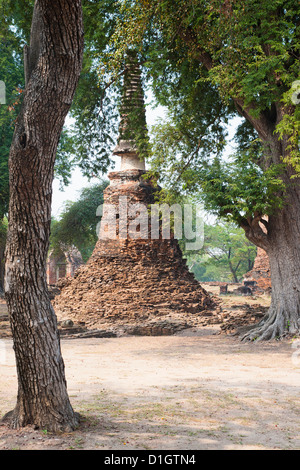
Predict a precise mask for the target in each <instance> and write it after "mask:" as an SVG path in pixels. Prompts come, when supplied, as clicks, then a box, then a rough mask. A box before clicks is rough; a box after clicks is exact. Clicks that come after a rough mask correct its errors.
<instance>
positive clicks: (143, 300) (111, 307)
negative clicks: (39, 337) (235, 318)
mask: <svg viewBox="0 0 300 470" xmlns="http://www.w3.org/2000/svg"><path fill="white" fill-rule="evenodd" d="M124 90H125V91H124V95H123V106H122V108H121V124H120V138H119V141H118V145H117V147H116V149H115V151H114V155H118V156H120V157H121V168H120V171H115V172H111V173H110V174H109V180H110V185H109V186H108V187H107V188H106V190H105V192H104V212H103V217H102V220H101V229H100V234H99V239H98V242H97V244H96V246H95V249H94V251H93V254H92V256H91V258H90V259H89V261H88V262H87V264H86V265H84V266H81V267H80V268H79V270H78V271H77V272H76V274H75V276H74V278H73V279H68V280H66V283H65V285H64V287H63V288H62V290H61V294H60V295H59V296H57V297H56V299H55V301H54V307H55V310H56V313H57V316H58V318H59V319H72V320H73V321H74V322H75V323H81V322H83V323H84V324H85V326H86V327H88V328H92V329H95V328H100V329H101V328H107V327H108V326H114V327H115V326H119V327H122V326H123V327H124V328H125V329H126V328H127V330H128V328H129V329H130V328H131V329H132V328H133V330H134V328H135V327H136V326H138V325H142V324H148V325H149V322H150V324H151V325H152V326H153V328H152V332H153V331H155V325H158V324H161V323H162V322H165V321H166V320H168V321H175V323H176V321H177V322H178V324H181V325H182V324H183V325H185V324H188V325H189V326H192V325H198V324H199V323H200V324H201V323H202V324H203V322H205V319H206V320H207V317H210V319H211V320H212V318H211V317H212V316H214V314H213V309H214V302H213V300H212V299H211V297H210V296H209V295H208V293H207V292H206V291H205V290H204V289H203V288H202V287H201V286H200V284H199V282H198V281H197V280H196V279H195V278H194V276H193V274H192V273H190V272H189V270H188V268H187V266H186V262H185V260H184V259H183V258H182V253H181V250H180V248H179V245H178V241H177V240H176V239H174V237H173V236H172V234H171V237H170V238H169V239H162V237H161V236H160V238H159V239H153V237H152V238H151V224H150V217H149V220H148V222H149V224H148V225H147V233H143V234H141V235H140V238H132V237H131V236H130V235H129V233H128V232H129V231H128V227H129V225H130V223H132V222H134V219H135V217H136V214H135V215H134V216H132V215H131V216H130V209H131V208H132V207H136V206H134V205H136V204H137V203H139V204H141V205H143V207H145V208H147V209H148V208H149V205H150V204H154V203H155V191H156V189H155V186H154V185H153V184H152V183H151V181H149V180H147V179H145V174H146V168H145V161H144V159H143V158H141V156H140V153H139V150H138V146H137V143H136V138H135V136H134V133H133V134H130V129H129V127H130V125H132V124H130V119H129V113H130V109H132V108H134V109H135V118H136V115H137V114H139V116H138V118H139V123H141V125H142V127H141V128H142V129H143V128H144V132H145V137H146V132H147V130H146V119H145V106H144V97H143V91H142V86H141V76H140V69H139V66H138V64H137V62H136V61H135V60H132V59H131V60H130V61H129V62H127V70H126V73H125V78H124ZM140 135H141V132H139V136H140ZM120 201H121V203H120ZM122 201H125V203H126V207H123V206H122ZM105 207H110V209H115V210H110V211H108V212H107V213H106V210H105ZM120 210H123V212H124V211H125V210H126V211H127V214H129V216H128V217H127V219H126V218H125V219H124V213H123V212H122V213H120ZM111 213H113V220H112V219H111ZM123 220H127V225H125V226H124V223H123ZM110 224H112V227H110ZM111 228H112V230H111ZM138 230H139V228H138V227H136V232H138ZM110 231H111V233H110ZM136 232H135V233H136ZM144 232H145V231H144ZM133 330H132V331H133ZM128 331H129V330H128ZM148 331H149V330H148ZM164 331H167V330H166V329H165V330H164Z"/></svg>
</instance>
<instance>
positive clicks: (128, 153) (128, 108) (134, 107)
mask: <svg viewBox="0 0 300 470" xmlns="http://www.w3.org/2000/svg"><path fill="white" fill-rule="evenodd" d="M120 115H121V121H120V126H119V138H118V144H117V146H116V148H115V149H114V151H113V155H118V156H120V157H121V171H126V170H145V169H146V166H145V158H144V157H145V152H146V147H147V144H148V133H147V124H146V111H145V100H144V92H143V86H142V78H141V69H140V66H139V62H138V58H137V54H136V53H135V52H134V51H128V52H127V57H126V65H125V72H124V83H123V96H122V103H121V107H120Z"/></svg>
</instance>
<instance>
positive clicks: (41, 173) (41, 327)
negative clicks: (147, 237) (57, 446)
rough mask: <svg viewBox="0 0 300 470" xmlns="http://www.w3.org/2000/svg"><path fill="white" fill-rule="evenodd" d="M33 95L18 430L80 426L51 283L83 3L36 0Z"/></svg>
mask: <svg viewBox="0 0 300 470" xmlns="http://www.w3.org/2000/svg"><path fill="white" fill-rule="evenodd" d="M32 24H33V27H32V35H31V44H30V48H29V50H28V54H27V57H28V63H27V72H26V75H27V77H26V82H27V87H26V92H25V96H24V102H23V107H22V110H21V112H20V115H19V117H18V120H17V123H16V129H15V134H14V138H13V143H12V147H11V152H10V159H9V171H10V206H9V227H8V237H7V246H6V279H5V293H6V299H7V304H8V310H9V314H10V320H11V328H12V334H13V342H14V350H15V356H16V366H17V373H18V398H17V405H16V408H15V410H13V412H11V413H10V414H9V418H10V421H11V424H12V426H13V427H21V426H26V425H28V424H31V425H34V426H36V427H39V428H44V429H48V430H49V431H54V432H56V431H65V430H71V429H74V428H75V427H76V425H77V424H78V423H77V417H76V415H75V413H74V411H73V409H72V407H71V404H70V402H69V397H68V394H67V387H66V380H65V372H64V363H63V359H62V355H61V349H60V340H59V335H58V330H57V322H56V316H55V313H54V310H53V308H52V306H51V303H50V300H49V296H48V289H47V281H46V258H47V253H48V248H49V234H50V221H51V196H52V181H53V169H54V163H55V155H56V149H57V144H58V141H59V138H60V134H61V130H62V127H63V124H64V120H65V117H66V115H67V112H68V110H69V108H70V105H71V103H72V100H73V96H74V92H75V89H76V86H77V82H78V78H79V75H80V70H81V63H82V51H83V31H82V11H81V1H80V0H37V1H36V3H35V9H34V16H33V23H32Z"/></svg>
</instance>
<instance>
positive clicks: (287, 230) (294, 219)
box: [242, 169, 300, 340]
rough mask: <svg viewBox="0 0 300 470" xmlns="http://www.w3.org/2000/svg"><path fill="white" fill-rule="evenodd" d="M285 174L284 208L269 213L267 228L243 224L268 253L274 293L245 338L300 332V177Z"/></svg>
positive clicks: (252, 238) (276, 336)
mask: <svg viewBox="0 0 300 470" xmlns="http://www.w3.org/2000/svg"><path fill="white" fill-rule="evenodd" d="M291 174H292V170H291V169H287V170H286V173H285V174H284V175H282V178H283V179H284V181H285V183H286V195H285V204H284V207H283V209H282V210H278V211H277V213H276V214H274V215H270V216H269V218H268V222H267V223H266V224H265V230H264V231H259V228H258V227H257V224H254V225H253V227H252V228H251V227H250V228H249V227H246V228H245V227H244V228H245V230H246V235H247V236H248V238H249V239H250V241H253V242H254V243H256V244H257V245H258V246H260V247H261V248H263V249H265V251H266V252H267V254H268V256H269V261H270V272H271V284H272V297H271V307H270V309H269V312H268V314H267V315H266V317H265V318H264V319H263V320H262V321H261V322H260V323H259V324H258V325H256V326H255V327H254V328H251V329H250V331H248V333H246V334H245V335H244V336H243V337H242V338H243V339H246V340H247V339H250V340H254V339H260V340H270V339H274V338H282V337H283V336H286V335H295V334H299V332H300V181H299V178H293V179H291V178H290V176H291Z"/></svg>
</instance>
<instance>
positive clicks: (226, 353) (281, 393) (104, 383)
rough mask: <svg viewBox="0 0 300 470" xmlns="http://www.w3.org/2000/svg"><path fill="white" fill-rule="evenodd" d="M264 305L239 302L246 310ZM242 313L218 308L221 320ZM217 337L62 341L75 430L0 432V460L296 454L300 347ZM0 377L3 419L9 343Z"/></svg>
mask: <svg viewBox="0 0 300 470" xmlns="http://www.w3.org/2000/svg"><path fill="white" fill-rule="evenodd" d="M267 302H268V299H266V298H263V299H262V298H259V299H247V305H248V306H249V304H253V305H254V304H255V303H256V305H258V304H264V305H266V304H267ZM243 303H245V298H240V297H239V298H238V297H232V298H231V297H230V296H228V297H226V298H225V299H222V306H223V310H224V311H225V312H226V311H228V309H229V311H230V308H231V307H233V306H234V308H232V310H231V311H232V312H233V311H235V312H239V309H238V305H239V304H240V305H241V306H242V305H243ZM221 327H222V325H207V326H204V327H202V328H190V329H187V330H184V331H181V332H180V333H177V334H176V335H173V336H159V337H154V336H147V337H144V336H124V337H117V338H89V339H76V338H75V339H70V338H69V339H68V338H62V351H63V357H64V361H65V366H66V376H67V382H68V390H69V395H70V399H71V402H72V405H73V407H74V409H75V410H76V411H77V412H79V413H80V415H81V416H82V421H81V425H80V427H79V429H78V430H76V431H75V432H74V433H71V434H63V435H59V436H57V435H51V434H50V433H48V432H47V430H33V429H32V428H25V429H22V430H19V431H12V430H10V429H8V428H7V427H6V426H4V425H0V450H6V449H7V450H14V449H20V450H28V449H32V450H40V449H41V450H70V449H74V450H82V449H88V450H94V449H95V450H101V449H103V450H132V449H134V450H171V449H172V450H204V449H208V450H211V449H215V450H223V449H224V450H256V449H258V450H271V449H278V450H281V449H289V450H295V449H299V448H300V425H299V423H300V420H299V418H300V396H299V385H300V344H299V343H300V341H299V340H298V339H294V340H293V339H289V340H284V341H282V342H279V341H274V342H268V343H241V342H240V341H239V339H238V338H237V337H232V336H230V335H226V334H224V332H223V331H224V330H222V328H221ZM298 353H299V354H298ZM0 374H1V382H0V415H1V416H2V415H3V414H5V413H6V412H7V411H9V410H11V409H12V408H13V407H14V405H15V402H16V394H17V377H16V370H15V362H14V354H13V349H12V341H11V338H9V337H6V338H5V337H4V338H3V337H2V339H1V340H0Z"/></svg>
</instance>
